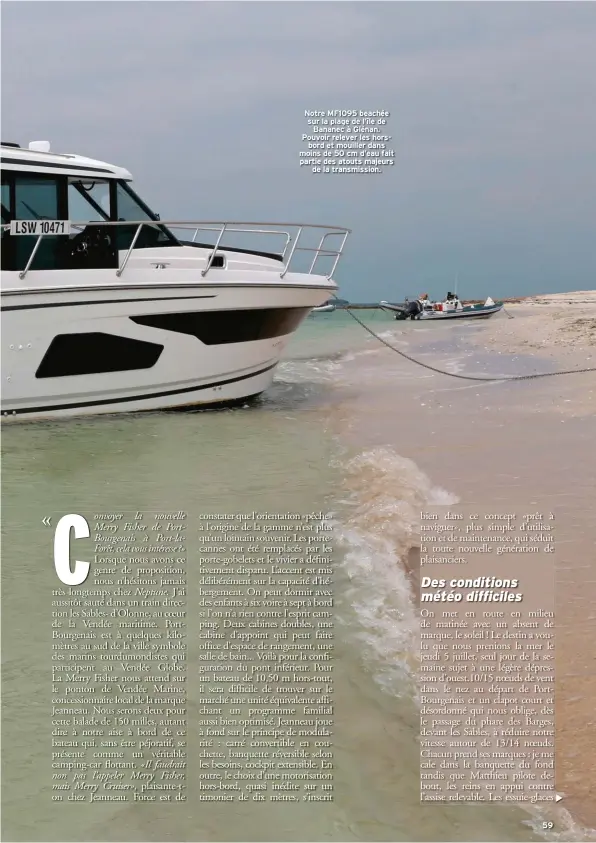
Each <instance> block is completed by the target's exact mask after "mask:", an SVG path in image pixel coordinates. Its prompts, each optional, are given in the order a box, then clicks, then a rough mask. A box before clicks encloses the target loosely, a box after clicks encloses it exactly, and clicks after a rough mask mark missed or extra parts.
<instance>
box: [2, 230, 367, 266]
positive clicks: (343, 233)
mask: <svg viewBox="0 0 596 843" xmlns="http://www.w3.org/2000/svg"><path fill="white" fill-rule="evenodd" d="M123 225H125V226H129V227H130V226H134V225H136V226H137V228H136V231H135V233H134V236H133V238H132V241H131V243H130V246H129V248H128V249H127V251H126V254H125V255H124V257H123V259H122V260H121V262H120V263H119V265H118V268H117V269H116V275H117V277H118V278H120V277H121V275H122V273H123V272H124V270H125V269H126V266H127V264H128V262H129V260H130V257H131V255H132V253H133V252H134V250H135V246H136V245H137V242H138V240H139V236H140V234H141V232H142V230H143V227H144V226H149V227H151V228H160V227H165V228H167V229H183V230H185V231H187V230H189V229H190V230H193V229H194V234H193V237H192V240H191V242H193V243H194V242H196V238H197V235H198V233H199V231H210V232H213V233H214V234H216V235H217V236H216V241H215V244H214V245H213V247H212V246H208V247H206V248H209V249H211V252H210V254H209V256H208V258H207V265H206V266H205V268H204V269H203V270H201V276H202V277H203V278H204V277H205V276H206V275H207V273H208V272H209V270H210V269H211V267H212V265H213V261H214V260H215V257H216V255H217V251H218V249H221V250H222V251H225V249H226V246H225V245H223V243H222V240H223V238H224V236H225V235H230V234H236V235H239V234H240V235H244V236H246V235H252V234H255V235H270V236H271V235H273V236H274V235H279V236H284V237H285V244H284V248H283V252H282V253H281V254H280V258H281V259H282V264H283V265H282V267H281V270H280V273H279V277H280V278H284V277H285V276H286V274H287V273H288V272H289V271H290V270H291V264H292V261H293V259H294V257H295V256H296V254H297V253H298V252H305V253H306V252H308V253H313V259H312V262H311V264H310V268H309V269H308V271H307V272H306V273H305V274H308V275H313V274H314V270H315V266H316V265H317V262H318V260H319V259H320V258H321V257H333V258H335V260H334V261H333V266H332V268H331V271H330V272H329V273H328V274H327V275H326V276H325V277H326V278H327V279H328V280H330V279H331V278H332V277H333V273H334V272H335V270H336V269H337V265H338V263H339V260H340V258H341V256H342V254H343V250H344V248H345V244H346V241H347V239H348V235H349V234H350V233H351V232H350V229H349V228H343V227H339V226H334V225H318V224H312V223H285V222H283V223H275V222H255V223H252V222H219V221H198V222H188V221H176V220H173V221H167V220H158V221H155V222H154V221H152V220H151V221H149V220H139V221H137V220H122V221H118V222H111V221H93V222H84V221H81V222H79V221H76V222H75V221H72V220H71V221H69V227H70V228H76V229H85V228H87V227H89V226H101V227H105V228H107V227H112V226H123ZM248 226H250V227H248ZM7 229H10V224H7V225H3V226H2V231H3V232H4V231H6V230H7ZM309 231H322V232H323V233H322V236H321V239H320V241H319V245H318V246H315V247H313V246H305V245H299V244H300V243H304V242H305V240H304V236H303V235H304V234H305V232H309ZM18 236H21V235H18ZM33 236H35V235H33ZM52 236H54V237H55V236H66V235H55V234H52V233H49V234H43V233H42V234H39V235H37V240H36V242H35V245H34V246H33V249H32V251H31V254H30V255H29V258H28V260H27V263H26V265H25V267H24V269H23V270H22V271H21V272H19V278H21V279H23V278H25V276H26V275H27V273H28V272H29V270H30V269H31V266H32V264H33V261H34V259H35V255H36V253H37V251H38V248H39V246H40V244H41V241H42V240H43V238H44V237H52ZM334 236H335V237H340V238H341V242H340V244H339V246H338V248H337V249H331V248H326V244H327V238H329V237H334ZM301 238H302V239H301ZM155 248H159V246H156V247H155ZM230 248H233V249H234V250H235V251H236V252H239V253H241V252H242V247H238V246H234V247H230ZM247 249H248V247H247ZM288 249H289V253H288ZM248 251H251V250H250V249H248ZM286 254H287V257H286Z"/></svg>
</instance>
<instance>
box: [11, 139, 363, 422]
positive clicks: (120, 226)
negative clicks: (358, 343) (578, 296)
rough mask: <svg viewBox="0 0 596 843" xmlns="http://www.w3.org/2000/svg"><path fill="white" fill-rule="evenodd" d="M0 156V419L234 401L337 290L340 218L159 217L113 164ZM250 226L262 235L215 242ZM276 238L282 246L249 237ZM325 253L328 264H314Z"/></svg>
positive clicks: (344, 232)
mask: <svg viewBox="0 0 596 843" xmlns="http://www.w3.org/2000/svg"><path fill="white" fill-rule="evenodd" d="M1 151H2V292H1V308H2V416H3V418H4V419H7V420H8V419H23V418H25V419H41V418H48V417H60V416H73V415H80V414H97V413H115V412H123V411H128V412H131V411H132V412H138V411H141V410H163V409H168V408H178V407H187V406H193V407H194V406H197V405H199V406H216V405H220V404H230V403H235V402H238V401H245V400H247V399H248V398H251V397H253V396H256V395H258V394H260V393H261V392H263V391H264V390H265V389H267V387H268V386H269V385H270V383H271V381H272V379H273V375H274V370H275V367H276V365H277V363H278V362H279V360H280V356H281V355H282V352H283V350H284V348H285V346H286V345H287V343H288V340H289V338H290V336H291V335H292V334H293V333H294V332H295V331H296V329H297V328H298V326H299V325H300V323H301V322H302V320H303V319H304V318H305V317H306V315H307V314H308V313H309V312H310V311H311V310H312V309H313V308H316V307H318V306H321V305H324V304H325V303H326V302H327V301H328V300H329V298H330V296H331V295H332V294H333V293H334V292H335V291H336V290H337V285H336V283H335V281H334V280H333V273H334V272H335V269H336V267H337V264H338V261H339V258H340V256H341V254H342V250H343V248H344V245H345V242H346V239H347V237H348V234H349V230H348V229H346V228H339V227H336V226H319V225H307V224H304V225H302V224H293V223H292V224H289V223H240V222H215V223H213V222H188V221H184V222H173V223H170V222H166V221H162V220H161V219H160V217H159V216H158V215H157V214H155V213H153V212H152V211H151V210H150V209H149V208H148V207H147V205H146V204H145V203H144V202H143V201H142V199H140V198H139V196H138V195H137V194H136V193H135V192H134V191H133V190H132V188H131V186H130V182H131V181H132V176H131V174H130V173H129V172H128V171H127V170H124V169H122V168H121V167H117V166H114V165H112V164H107V163H105V162H102V161H96V160H92V159H89V158H84V157H82V156H79V155H73V154H57V153H54V152H51V151H50V145H49V143H47V142H46V141H37V142H34V143H31V144H29V148H28V149H24V148H21V147H19V146H18V145H17V144H2V150H1ZM201 231H206V232H209V233H208V234H207V235H203V237H204V238H205V239H211V240H212V241H213V242H211V243H200V242H198V241H197V238H198V236H199V232H201ZM309 232H310V234H311V235H316V240H315V241H314V242H315V246H314V247H312V246H310V247H309V244H308V235H309ZM249 235H252V236H253V237H254V238H257V237H258V238H260V241H259V242H258V243H251V247H250V248H244V247H243V246H242V247H240V246H239V245H227V243H228V242H229V239H230V237H232V238H235V239H238V238H243V239H244V240H245V241H246V239H247V238H248V236H249ZM275 236H277V237H278V238H280V237H281V238H283V239H282V240H281V241H280V240H278V241H276V242H278V243H279V242H281V243H283V244H284V245H283V246H280V247H279V248H278V249H274V248H273V247H272V248H271V250H270V251H261V250H258V248H257V249H255V248H253V246H257V247H258V246H259V245H261V246H262V247H263V245H264V243H263V242H262V241H263V238H264V237H268V238H269V240H270V242H271V241H272V238H273V237H275ZM331 237H335V238H336V240H335V242H334V241H329V238H331ZM316 244H318V245H316ZM306 252H308V264H307V267H306V268H305V270H303V271H298V270H297V266H296V259H297V258H299V257H300V255H299V253H303V254H302V256H303V257H304V253H306ZM324 256H326V257H328V258H330V260H329V264H332V267H331V271H330V272H329V274H317V273H315V267H317V266H318V265H320V264H318V261H319V259H320V258H321V257H324ZM311 258H312V260H311ZM327 268H329V267H327Z"/></svg>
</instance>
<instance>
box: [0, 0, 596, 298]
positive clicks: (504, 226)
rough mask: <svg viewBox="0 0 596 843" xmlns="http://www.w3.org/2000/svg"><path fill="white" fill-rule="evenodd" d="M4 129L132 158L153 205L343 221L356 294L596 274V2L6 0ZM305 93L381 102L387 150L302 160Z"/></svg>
mask: <svg viewBox="0 0 596 843" xmlns="http://www.w3.org/2000/svg"><path fill="white" fill-rule="evenodd" d="M1 22H2V29H1V47H2V51H1V71H2V75H1V119H2V124H1V125H2V138H3V140H5V141H13V142H17V143H21V144H22V145H25V146H26V145H27V144H28V142H29V141H31V140H42V139H43V140H49V141H50V142H51V144H52V149H53V151H60V152H76V153H78V154H81V155H86V156H88V157H92V158H99V159H101V160H104V161H109V162H110V163H113V164H117V165H120V166H123V167H126V168H127V169H128V170H130V171H131V173H132V174H133V176H134V180H135V181H134V187H135V189H136V190H137V192H138V193H139V194H140V195H141V196H142V197H143V198H144V199H145V200H146V201H147V202H148V204H149V205H150V206H151V207H152V208H154V210H156V211H158V212H159V213H160V214H161V217H162V219H178V220H180V219H189V220H192V219H200V220H205V219H217V220H219V219H233V220H240V219H246V220H251V219H254V220H269V221H273V220H280V221H294V220H295V221H298V222H313V223H322V224H330V225H344V226H347V227H349V228H351V229H352V231H353V233H352V235H351V237H350V239H349V240H348V244H347V248H346V251H345V255H344V257H343V258H342V261H341V263H340V265H339V268H338V271H337V272H336V279H337V281H338V282H339V284H340V295H342V296H343V297H345V298H348V299H350V300H352V301H369V302H371V301H379V300H381V299H389V300H393V301H396V300H400V299H402V298H403V297H404V296H406V295H410V296H411V295H413V294H417V293H419V292H421V291H427V292H429V293H430V294H431V296H439V295H441V294H443V293H444V292H445V291H446V290H448V289H453V284H454V279H455V278H456V277H457V278H458V291H459V292H460V293H461V294H462V296H464V297H465V296H467V297H470V298H474V297H481V296H484V295H492V296H493V298H494V297H498V296H509V295H525V294H531V293H537V292H553V291H557V290H560V291H566V290H577V289H583V290H585V289H593V288H594V287H595V286H596V284H595V280H596V254H595V248H594V245H595V242H596V213H595V212H596V108H595V107H594V106H595V103H596V48H595V44H596V4H594V3H577V2H565V3H543V2H463V3H459V2H453V3H452V2H438V3H435V2H373V1H372V0H368V2H347V3H345V2H318V0H313V1H312V2H247V0H245V1H244V2H202V1H201V0H195V2H192V0H189V1H188V2H179V1H178V0H168V2H142V0H139V1H138V2H120V1H119V0H117V2H107V1H106V0H104V2H87V0H78V2H47V1H46V2H22V0H21V2H15V0H4V2H2V8H1ZM306 109H312V110H325V111H326V110H327V109H359V110H375V109H381V110H387V111H389V112H390V117H389V118H388V123H387V126H388V131H387V134H390V135H391V136H392V141H391V143H390V144H389V145H390V146H392V147H393V149H395V166H393V167H391V168H388V169H387V170H386V171H384V172H383V173H381V174H380V175H376V174H318V173H313V172H311V170H310V167H303V168H300V167H299V151H300V150H301V149H304V147H303V145H302V141H301V135H302V133H305V132H306V131H307V128H306V119H305V116H304V112H305V110H306Z"/></svg>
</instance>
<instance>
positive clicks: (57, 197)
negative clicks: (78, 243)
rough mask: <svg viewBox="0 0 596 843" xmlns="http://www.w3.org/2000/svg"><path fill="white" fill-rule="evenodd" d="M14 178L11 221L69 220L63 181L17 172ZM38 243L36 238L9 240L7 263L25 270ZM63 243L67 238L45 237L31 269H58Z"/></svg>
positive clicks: (39, 174) (11, 266)
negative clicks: (63, 192) (67, 218)
mask: <svg viewBox="0 0 596 843" xmlns="http://www.w3.org/2000/svg"><path fill="white" fill-rule="evenodd" d="M13 179H14V182H13V184H14V188H13V189H14V193H13V197H12V198H13V203H12V207H11V208H10V211H11V219H15V220H42V219H46V220H59V219H65V218H66V214H65V212H66V207H65V202H64V201H63V194H62V191H61V187H62V186H63V184H64V179H63V178H62V179H60V177H59V176H46V175H43V174H41V173H14V175H13ZM36 241H37V237H35V236H31V237H29V236H24V235H20V236H14V237H10V247H9V249H7V251H8V255H7V262H8V264H9V265H10V268H11V269H16V270H19V271H20V270H23V269H24V268H25V267H26V265H27V262H28V260H29V258H30V256H31V252H32V251H33V248H34V246H35V243H36ZM64 241H65V238H64V237H51V236H49V237H43V238H42V240H41V243H40V244H39V247H38V249H37V251H36V253H35V257H34V258H33V262H32V264H31V267H30V269H32V270H38V269H58V268H59V267H60V263H61V247H62V246H63V244H64ZM3 264H4V261H3ZM3 268H4V267H3ZM7 268H8V267H7Z"/></svg>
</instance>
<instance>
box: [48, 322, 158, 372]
mask: <svg viewBox="0 0 596 843" xmlns="http://www.w3.org/2000/svg"><path fill="white" fill-rule="evenodd" d="M162 351H163V345H159V344H158V343H153V342H145V341H144V340H134V339H131V338H130V337H119V336H116V335H115V334H103V333H99V332H98V333H89V334H58V335H57V336H55V337H54V339H53V340H52V342H51V343H50V345H49V347H48V350H47V351H46V353H45V354H44V357H43V360H42V361H41V363H40V364H39V368H38V369H37V372H36V373H35V377H36V378H64V377H70V376H72V375H98V374H102V373H104V372H129V371H131V370H134V369H150V368H151V367H152V366H155V364H156V363H157V361H158V360H159V357H160V355H161V353H162Z"/></svg>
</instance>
